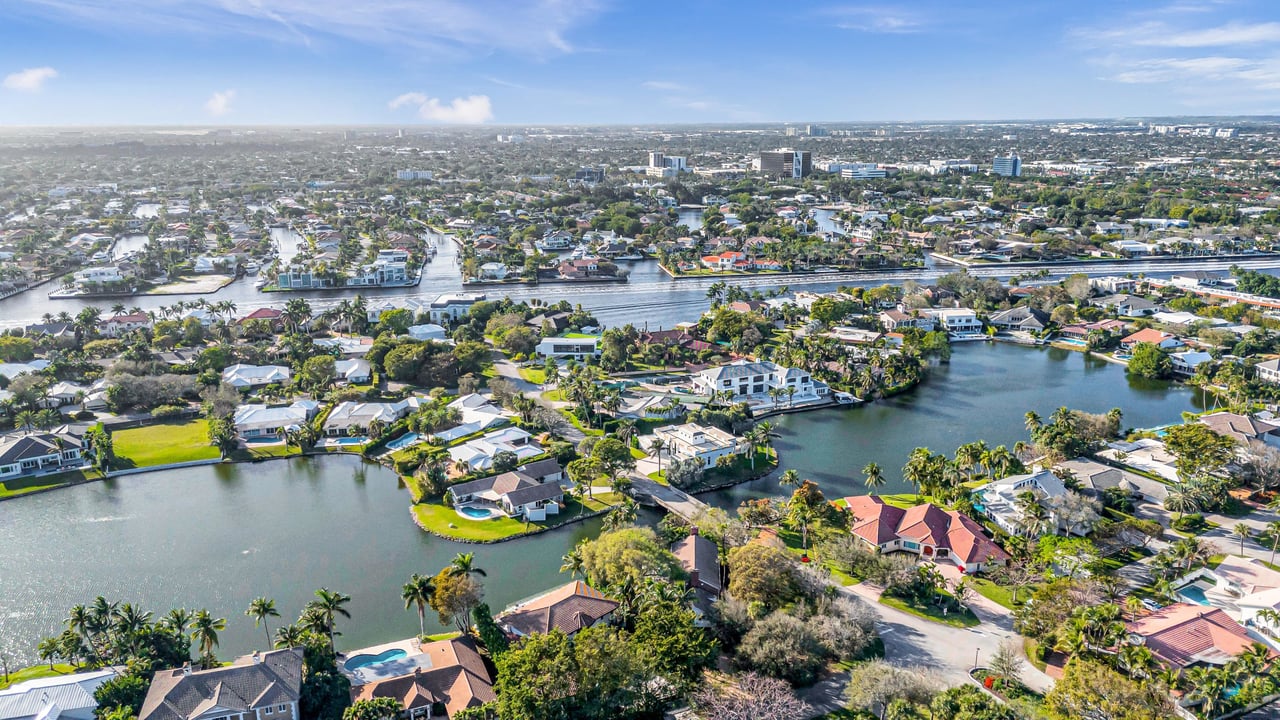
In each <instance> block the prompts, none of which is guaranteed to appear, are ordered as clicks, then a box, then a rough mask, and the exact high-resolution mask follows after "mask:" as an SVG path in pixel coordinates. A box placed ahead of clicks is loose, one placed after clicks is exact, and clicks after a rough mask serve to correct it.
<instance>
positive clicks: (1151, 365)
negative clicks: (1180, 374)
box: [1128, 342, 1173, 379]
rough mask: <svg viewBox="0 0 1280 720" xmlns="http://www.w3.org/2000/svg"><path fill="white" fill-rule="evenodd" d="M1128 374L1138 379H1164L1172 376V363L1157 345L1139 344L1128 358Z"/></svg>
mask: <svg viewBox="0 0 1280 720" xmlns="http://www.w3.org/2000/svg"><path fill="white" fill-rule="evenodd" d="M1128 372H1129V373H1130V374H1132V375H1137V376H1138V377H1145V378H1154V379H1164V378H1167V377H1169V376H1170V375H1172V374H1173V361H1172V360H1170V359H1169V356H1168V355H1167V354H1165V352H1164V351H1163V350H1161V349H1160V347H1159V346H1158V345H1155V344H1153V343H1145V342H1140V343H1138V344H1137V345H1136V346H1134V348H1133V354H1132V355H1131V356H1130V357H1129V367H1128Z"/></svg>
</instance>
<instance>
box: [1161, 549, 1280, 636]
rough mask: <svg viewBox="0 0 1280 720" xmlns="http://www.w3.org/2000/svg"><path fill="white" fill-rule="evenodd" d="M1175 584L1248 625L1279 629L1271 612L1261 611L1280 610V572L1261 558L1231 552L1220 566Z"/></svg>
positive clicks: (1185, 594)
mask: <svg viewBox="0 0 1280 720" xmlns="http://www.w3.org/2000/svg"><path fill="white" fill-rule="evenodd" d="M1174 584H1175V585H1177V586H1178V587H1179V589H1180V593H1181V594H1182V595H1183V597H1186V598H1188V599H1192V600H1194V601H1196V602H1197V604H1202V605H1206V604H1207V605H1210V606H1212V607H1215V608H1219V609H1221V610H1222V611H1223V612H1225V613H1227V614H1228V615H1230V616H1231V617H1232V619H1234V620H1236V621H1237V622H1240V623H1243V624H1244V625H1245V626H1246V627H1266V628H1267V629H1268V630H1272V631H1274V630H1276V629H1277V626H1276V625H1275V624H1273V623H1271V622H1270V621H1269V620H1267V616H1268V615H1269V613H1263V615H1262V617H1259V616H1258V613H1259V612H1261V611H1262V610H1267V609H1270V610H1274V611H1280V572H1277V571H1275V570H1273V569H1271V568H1269V567H1267V564H1266V563H1265V562H1263V561H1262V560H1260V559H1258V558H1243V557H1239V556H1237V555H1231V554H1227V555H1225V556H1223V558H1222V561H1221V562H1219V563H1218V564H1217V565H1214V566H1213V567H1209V566H1207V565H1206V566H1205V567H1202V568H1198V569H1196V570H1193V571H1192V572H1190V573H1188V574H1187V575H1184V576H1183V577H1181V578H1179V579H1178V580H1177V581H1176V582H1175V583H1174ZM1197 591H1198V592H1197ZM1192 593H1196V594H1192Z"/></svg>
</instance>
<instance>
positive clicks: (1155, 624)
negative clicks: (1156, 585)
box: [1127, 603, 1274, 668]
mask: <svg viewBox="0 0 1280 720" xmlns="http://www.w3.org/2000/svg"><path fill="white" fill-rule="evenodd" d="M1127 628H1128V630H1129V632H1130V633H1132V634H1134V635H1139V636H1141V637H1142V638H1143V639H1144V641H1145V645H1146V647H1147V649H1149V650H1150V651H1151V653H1152V654H1153V655H1155V656H1156V659H1158V660H1159V661H1160V662H1162V663H1164V664H1165V665H1168V666H1169V667H1174V668H1185V667H1188V666H1190V665H1194V664H1196V663H1212V664H1214V665H1222V664H1224V663H1226V662H1227V661H1228V660H1230V659H1231V658H1233V657H1235V656H1237V655H1239V654H1240V653H1242V652H1244V651H1245V650H1248V649H1249V648H1250V647H1252V646H1253V644H1254V640H1253V639H1252V638H1250V637H1249V633H1248V631H1246V630H1245V629H1244V628H1243V627H1241V626H1240V624H1239V623H1237V622H1236V621H1235V620H1232V619H1231V618H1230V617H1228V616H1227V614H1226V613H1225V612H1223V611H1222V610H1219V609H1218V608H1210V607H1207V606H1204V605H1193V604H1190V603H1176V604H1174V605H1170V606H1168V607H1166V608H1163V609H1161V610H1158V611H1156V612H1154V613H1152V614H1150V615H1147V616H1146V617H1143V618H1139V619H1138V620H1136V621H1134V622H1131V623H1129V624H1128V625H1127ZM1273 654H1274V653H1273Z"/></svg>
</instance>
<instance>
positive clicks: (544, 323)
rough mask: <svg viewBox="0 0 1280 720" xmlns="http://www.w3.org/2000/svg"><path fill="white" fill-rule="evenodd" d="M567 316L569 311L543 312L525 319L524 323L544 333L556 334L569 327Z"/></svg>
mask: <svg viewBox="0 0 1280 720" xmlns="http://www.w3.org/2000/svg"><path fill="white" fill-rule="evenodd" d="M569 317H570V315H569V313H567V312H563V311H561V312H544V313H539V314H537V315H534V316H533V317H531V318H529V319H528V320H525V321H524V324H525V325H527V326H528V327H530V328H532V329H533V330H536V331H538V332H540V333H542V334H544V335H556V334H558V333H562V332H564V331H565V330H567V329H568V328H569Z"/></svg>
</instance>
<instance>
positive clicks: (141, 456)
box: [111, 418, 220, 470]
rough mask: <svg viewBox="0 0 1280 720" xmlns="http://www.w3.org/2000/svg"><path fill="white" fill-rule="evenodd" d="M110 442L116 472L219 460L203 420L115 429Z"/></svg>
mask: <svg viewBox="0 0 1280 720" xmlns="http://www.w3.org/2000/svg"><path fill="white" fill-rule="evenodd" d="M111 441H112V444H113V446H114V448H115V454H116V459H115V463H113V465H112V467H113V468H115V469H116V470H124V469H127V468H139V467H151V466H153V465H169V464H172V463H181V462H190V461H193V460H216V459H217V458H218V457H220V453H219V452H218V448H216V447H214V446H212V445H210V444H209V422H208V421H207V420H205V419H204V418H200V419H197V420H191V421H189V422H181V423H172V422H170V423H159V424H156V425H145V426H143V427H140V428H129V429H128V430H116V431H114V432H112V433H111Z"/></svg>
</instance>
